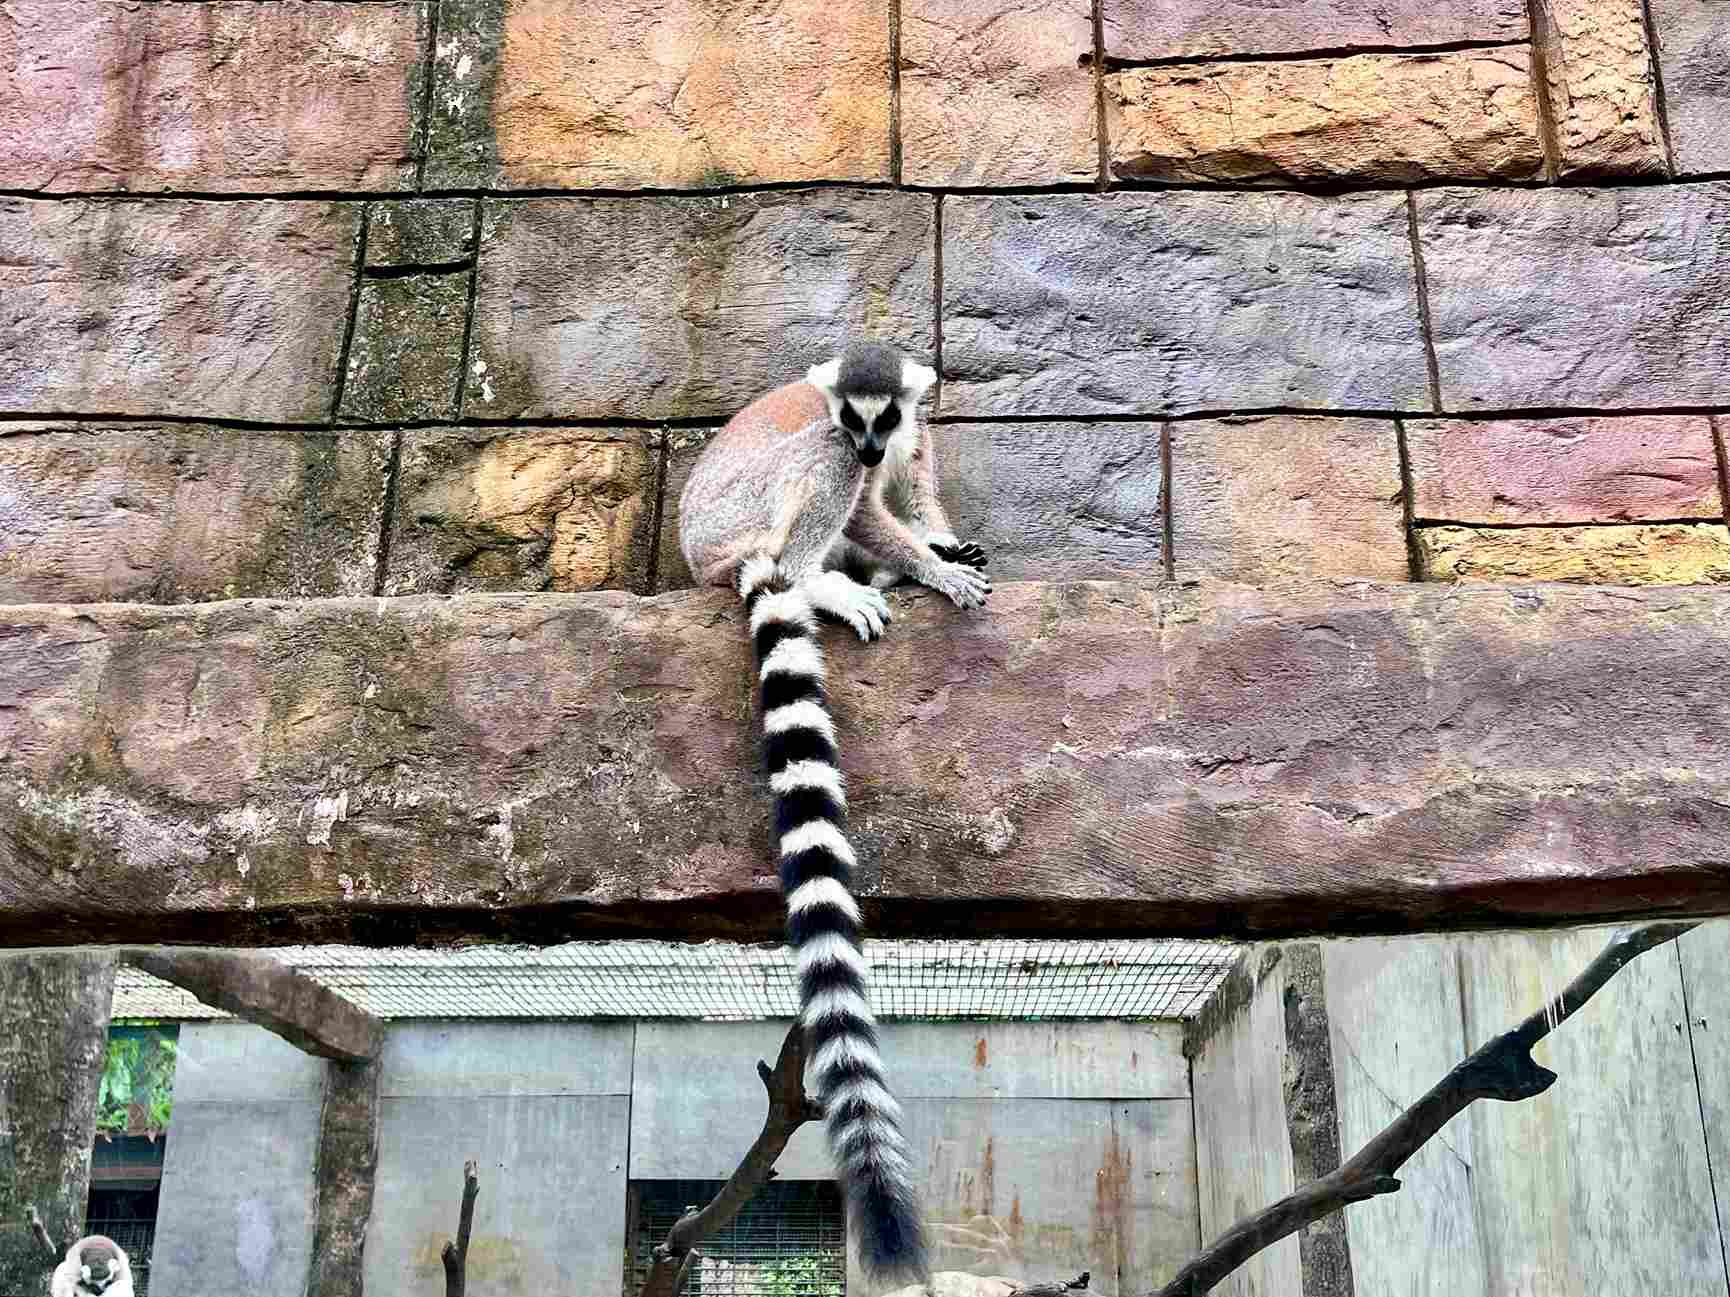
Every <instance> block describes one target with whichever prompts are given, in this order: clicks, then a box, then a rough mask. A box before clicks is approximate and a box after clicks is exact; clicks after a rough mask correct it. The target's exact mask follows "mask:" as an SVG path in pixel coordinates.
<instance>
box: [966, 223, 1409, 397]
mask: <svg viewBox="0 0 1730 1297" xmlns="http://www.w3.org/2000/svg"><path fill="white" fill-rule="evenodd" d="M943 314H944V323H943V365H944V371H945V381H944V384H943V411H944V413H946V414H960V415H971V414H990V415H1014V416H1022V417H1026V416H1030V415H1039V414H1112V413H1132V412H1133V413H1163V412H1174V413H1175V412H1181V411H1191V410H1223V409H1232V408H1252V409H1253V408H1263V407H1272V406H1320V407H1333V408H1341V407H1343V408H1347V409H1371V408H1404V409H1413V408H1416V409H1422V408H1426V407H1427V406H1428V404H1429V383H1428V378H1427V375H1426V372H1425V367H1424V355H1423V344H1422V341H1421V339H1420V336H1419V331H1418V305H1417V288H1416V276H1415V273H1414V268H1413V265H1412V257H1411V247H1410V238H1409V232H1408V226H1407V218H1406V209H1405V201H1404V198H1403V197H1402V196H1400V195H1396V194H1369V195H1356V196H1346V197H1337V198H1318V197H1310V196H1307V195H1301V194H1289V193H1286V194H1207V193H1164V194H1130V193H1120V194H1113V195H1110V196H1107V197H1100V196H1094V195H1085V194H1059V195H1044V196H1013V197H1008V196H1006V197H984V196H981V197H952V198H949V199H947V200H945V202H944V205H943Z"/></svg>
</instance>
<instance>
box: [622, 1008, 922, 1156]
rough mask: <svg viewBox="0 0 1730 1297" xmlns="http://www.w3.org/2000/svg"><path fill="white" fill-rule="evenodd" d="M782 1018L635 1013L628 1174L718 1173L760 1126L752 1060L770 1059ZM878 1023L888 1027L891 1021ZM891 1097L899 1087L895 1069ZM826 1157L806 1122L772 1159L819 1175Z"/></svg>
mask: <svg viewBox="0 0 1730 1297" xmlns="http://www.w3.org/2000/svg"><path fill="white" fill-rule="evenodd" d="M787 1026H788V1024H787V1023H786V1022H784V1021H769V1022H639V1023H638V1024H637V1027H636V1031H635V1037H636V1042H635V1053H634V1056H633V1059H632V1062H631V1070H630V1079H629V1085H628V1089H629V1090H630V1091H631V1138H630V1152H631V1167H630V1178H631V1179H633V1180H725V1179H726V1178H727V1177H728V1176H730V1175H732V1174H733V1172H734V1170H735V1169H736V1168H737V1167H738V1165H739V1159H740V1158H742V1157H744V1156H745V1154H746V1152H747V1151H748V1150H749V1149H750V1147H751V1141H752V1140H754V1139H756V1138H757V1132H758V1131H759V1130H761V1129H762V1127H763V1115H764V1113H765V1112H767V1111H768V1099H767V1098H766V1096H765V1093H764V1090H763V1082H762V1081H761V1080H760V1079H759V1078H758V1076H757V1060H758V1059H762V1060H763V1061H765V1062H767V1063H769V1064H771V1065H773V1063H774V1061H775V1056H776V1054H777V1053H778V1052H779V1051H780V1048H781V1042H782V1040H783V1039H785V1038H786V1035H787ZM884 1030H885V1031H886V1032H887V1031H893V1030H894V1027H893V1025H891V1024H885V1025H884ZM894 1089H895V1094H896V1097H897V1098H901V1099H905V1098H906V1095H907V1092H906V1090H905V1089H904V1088H903V1086H902V1084H901V1078H900V1077H896V1078H895V1082H894ZM834 1174H835V1162H834V1159H833V1158H832V1157H830V1155H829V1145H828V1143H827V1141H826V1140H825V1139H824V1136H823V1124H822V1123H821V1122H808V1123H807V1124H806V1125H804V1126H802V1127H800V1128H799V1129H798V1130H796V1131H794V1132H793V1137H792V1139H790V1140H788V1141H787V1147H786V1149H785V1151H783V1152H782V1154H781V1156H780V1157H779V1158H777V1159H776V1161H775V1175H776V1178H777V1179H783V1180H828V1179H831V1178H833V1176H834Z"/></svg>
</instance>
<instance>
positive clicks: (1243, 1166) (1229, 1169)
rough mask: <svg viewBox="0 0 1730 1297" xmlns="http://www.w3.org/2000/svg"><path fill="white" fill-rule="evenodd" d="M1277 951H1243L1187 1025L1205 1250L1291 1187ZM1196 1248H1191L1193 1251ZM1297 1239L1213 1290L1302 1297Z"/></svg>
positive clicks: (1234, 1296) (1281, 964)
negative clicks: (1189, 1026) (1241, 955)
mask: <svg viewBox="0 0 1730 1297" xmlns="http://www.w3.org/2000/svg"><path fill="white" fill-rule="evenodd" d="M1288 971H1289V966H1288V965H1287V964H1286V963H1285V961H1284V960H1283V959H1282V958H1281V953H1280V948H1279V947H1277V946H1272V947H1267V948H1265V949H1260V950H1249V951H1246V952H1244V956H1243V958H1242V959H1241V960H1240V961H1239V962H1238V963H1237V965H1236V966H1235V967H1234V968H1233V969H1232V971H1231V972H1230V973H1229V974H1227V975H1226V979H1225V981H1223V982H1222V983H1220V987H1219V990H1217V991H1216V992H1215V993H1214V995H1213V998H1212V999H1211V1000H1210V1001H1209V1003H1208V1005H1207V1007H1206V1008H1205V1009H1204V1010H1203V1011H1202V1014H1201V1016H1200V1017H1199V1018H1197V1019H1196V1020H1194V1021H1193V1022H1192V1023H1191V1028H1192V1034H1191V1038H1190V1043H1189V1045H1188V1046H1187V1052H1188V1053H1189V1055H1190V1062H1191V1067H1190V1076H1191V1080H1192V1081H1193V1083H1194V1085H1195V1161H1196V1175H1197V1197H1198V1204H1199V1216H1200V1221H1201V1238H1200V1240H1199V1241H1198V1242H1197V1243H1196V1245H1195V1249H1198V1248H1200V1247H1201V1246H1203V1245H1205V1244H1206V1243H1210V1242H1212V1241H1213V1240H1214V1239H1216V1238H1218V1237H1219V1236H1220V1235H1221V1234H1223V1233H1224V1232H1225V1231H1226V1230H1228V1229H1230V1228H1231V1227H1232V1226H1233V1225H1234V1224H1236V1223H1237V1222H1238V1221H1239V1220H1242V1219H1243V1218H1244V1217H1245V1216H1248V1215H1249V1214H1250V1213H1251V1212H1255V1211H1260V1210H1261V1209H1262V1208H1263V1207H1266V1206H1267V1205H1268V1204H1270V1203H1274V1202H1278V1201H1279V1200H1280V1199H1281V1198H1283V1197H1285V1196H1286V1195H1287V1194H1289V1193H1291V1192H1292V1191H1293V1190H1294V1189H1296V1188H1297V1179H1296V1169H1295V1166H1294V1164H1293V1160H1292V1148H1291V1133H1290V1130H1289V1127H1288V1123H1287V1120H1286V1105H1285V1084H1284V1078H1285V1072H1286V1066H1287V1053H1288V1051H1289V1048H1290V1046H1289V1044H1288V1042H1287V1039H1286V1030H1285V992H1286V974H1287V972H1288ZM1195 1249H1192V1251H1193V1250H1195ZM1300 1251H1301V1249H1300V1247H1299V1244H1298V1238H1297V1235H1295V1234H1290V1235H1287V1236H1286V1237H1285V1238H1283V1239H1281V1240H1280V1241H1279V1242H1277V1243H1275V1244H1273V1245H1272V1246H1271V1247H1267V1248H1263V1249H1262V1250H1261V1251H1260V1252H1258V1253H1256V1254H1255V1255H1254V1256H1253V1257H1251V1258H1250V1259H1249V1260H1248V1261H1247V1262H1245V1263H1244V1264H1243V1265H1241V1266H1239V1267H1238V1268H1237V1269H1236V1270H1234V1271H1233V1272H1232V1273H1231V1274H1230V1275H1229V1276H1228V1277H1227V1278H1226V1279H1225V1281H1224V1282H1223V1283H1221V1284H1220V1285H1219V1287H1218V1288H1216V1289H1215V1291H1216V1292H1219V1293H1222V1294H1225V1295H1226V1297H1263V1295H1264V1294H1266V1295H1268V1297H1271V1295H1272V1294H1274V1293H1282V1294H1284V1293H1289V1294H1293V1297H1297V1295H1299V1294H1302V1293H1303V1292H1304V1286H1303V1267H1302V1261H1301V1255H1300Z"/></svg>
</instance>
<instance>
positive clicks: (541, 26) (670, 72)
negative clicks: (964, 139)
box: [429, 0, 890, 189]
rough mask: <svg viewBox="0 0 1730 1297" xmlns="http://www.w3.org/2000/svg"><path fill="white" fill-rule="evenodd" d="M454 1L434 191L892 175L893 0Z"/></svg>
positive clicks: (439, 105) (441, 79)
mask: <svg viewBox="0 0 1730 1297" xmlns="http://www.w3.org/2000/svg"><path fill="white" fill-rule="evenodd" d="M452 7H453V8H454V10H455V14H454V15H453V17H454V18H455V21H454V22H453V24H452V25H451V26H450V27H448V28H447V27H446V25H445V23H444V20H443V14H442V12H441V19H440V30H439V37H440V40H439V50H438V57H437V58H436V60H435V63H434V66H435V69H436V80H435V83H434V88H433V103H434V113H435V123H436V125H435V129H434V134H433V142H434V154H433V158H434V161H433V163H432V165H430V166H429V174H436V176H437V178H438V181H439V183H441V184H447V185H448V184H459V185H464V186H496V185H502V186H505V187H518V188H522V187H545V188H574V189H629V188H638V187H640V188H648V189H684V188H715V187H718V186H724V185H738V184H759V183H768V182H776V181H797V180H887V179H888V178H889V106H890V104H889V101H890V83H889V6H888V3H887V0H843V2H842V3H839V4H837V3H832V2H825V0H773V2H772V3H770V4H766V5H738V4H734V3H731V2H730V0H685V2H683V3H679V4H675V5H666V4H658V3H654V2H653V0H632V2H631V3H629V4H625V5H616V4H615V5H601V4H579V5H572V4H568V3H566V2H565V0H512V2H511V3H508V4H501V3H500V2H499V0H463V3H460V4H458V5H455V6H452ZM447 32H448V33H449V34H448V35H447Z"/></svg>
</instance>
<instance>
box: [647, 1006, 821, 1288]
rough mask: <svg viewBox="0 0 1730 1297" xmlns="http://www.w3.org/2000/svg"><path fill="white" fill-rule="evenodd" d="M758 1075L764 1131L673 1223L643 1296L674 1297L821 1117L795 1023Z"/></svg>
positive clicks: (802, 1035)
mask: <svg viewBox="0 0 1730 1297" xmlns="http://www.w3.org/2000/svg"><path fill="white" fill-rule="evenodd" d="M757 1075H758V1076H760V1077H761V1078H762V1079H763V1088H764V1089H765V1090H767V1091H768V1092H769V1113H768V1115H767V1116H766V1117H765V1118H764V1119H763V1129H762V1130H761V1131H760V1132H759V1133H758V1135H757V1138H756V1141H755V1142H754V1143H753V1144H752V1145H751V1148H750V1151H749V1152H747V1153H746V1154H745V1156H744V1158H743V1160H741V1161H740V1163H739V1166H738V1169H737V1170H735V1171H734V1172H733V1174H732V1176H731V1177H730V1178H729V1179H728V1181H727V1183H726V1184H724V1185H722V1186H721V1191H720V1192H719V1193H717V1194H716V1195H715V1197H714V1199H713V1200H712V1201H711V1202H710V1203H709V1205H708V1206H707V1207H704V1208H703V1209H702V1210H701V1211H688V1212H686V1213H685V1214H684V1215H683V1216H681V1217H679V1219H678V1220H677V1221H675V1222H674V1223H673V1228H672V1229H670V1230H668V1231H667V1237H666V1239H665V1240H664V1241H663V1242H662V1243H660V1244H659V1245H658V1246H657V1247H656V1248H655V1252H654V1259H653V1261H652V1262H651V1263H650V1266H649V1277H648V1278H647V1279H645V1280H644V1281H643V1291H642V1297H677V1294H678V1292H679V1290H680V1288H682V1287H683V1286H684V1283H685V1279H686V1277H687V1276H688V1275H689V1274H690V1271H691V1266H692V1264H693V1263H694V1261H695V1260H696V1258H697V1255H698V1253H697V1250H696V1249H697V1245H698V1244H699V1243H701V1242H702V1241H703V1240H704V1239H706V1238H708V1237H709V1236H710V1235H712V1234H714V1233H716V1232H717V1231H718V1230H721V1229H723V1228H725V1227H726V1225H727V1223H728V1222H729V1221H731V1220H732V1219H733V1217H735V1216H737V1215H738V1214H739V1209H740V1208H742V1207H743V1206H744V1205H745V1204H746V1203H747V1202H749V1201H750V1200H751V1196H752V1195H753V1194H755V1193H756V1192H757V1190H759V1189H761V1188H762V1187H763V1186H764V1185H765V1184H767V1183H768V1182H769V1180H770V1178H771V1177H772V1176H773V1175H774V1174H775V1161H776V1159H777V1158H779V1157H780V1156H781V1153H782V1152H783V1150H785V1149H786V1147H787V1141H788V1140H790V1139H791V1138H793V1132H794V1131H796V1130H798V1129H799V1127H801V1126H803V1125H804V1124H805V1123H806V1122H808V1121H818V1120H821V1119H822V1116H823V1105H822V1104H820V1103H818V1102H817V1101H816V1100H815V1099H813V1098H811V1097H810V1096H809V1095H808V1094H806V1093H805V1032H804V1029H803V1028H802V1027H801V1026H800V1025H799V1024H798V1023H797V1022H795V1023H794V1024H793V1025H792V1026H791V1027H789V1028H788V1029H787V1036H786V1039H784V1040H783V1041H782V1042H781V1052H780V1054H779V1055H778V1056H777V1057H776V1059H775V1066H774V1067H773V1068H771V1067H770V1066H769V1065H768V1064H767V1063H765V1062H763V1061H762V1060H761V1059H759V1060H758V1062H757Z"/></svg>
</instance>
